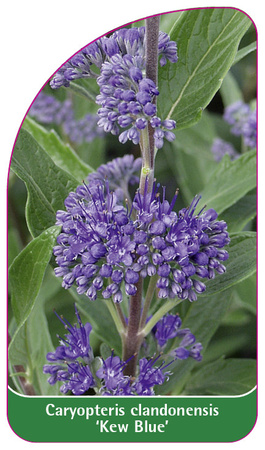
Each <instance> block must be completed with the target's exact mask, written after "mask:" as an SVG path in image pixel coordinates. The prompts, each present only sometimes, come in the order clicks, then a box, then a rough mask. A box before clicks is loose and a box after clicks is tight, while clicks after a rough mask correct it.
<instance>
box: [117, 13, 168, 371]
mask: <svg viewBox="0 0 265 450" xmlns="http://www.w3.org/2000/svg"><path fill="white" fill-rule="evenodd" d="M158 34H159V16H156V17H150V18H148V19H146V49H145V50H146V77H147V78H149V79H151V80H152V81H153V82H154V83H155V85H157V61H158ZM154 97H155V96H154ZM154 103H155V99H154ZM140 147H141V153H142V161H143V162H142V171H141V177H140V185H139V189H140V192H141V194H143V193H144V192H145V189H146V182H148V186H147V191H148V192H150V191H151V189H152V186H153V179H154V160H155V145H154V129H153V128H152V127H151V126H149V125H148V128H146V129H144V130H142V132H141V138H140ZM136 287H137V292H136V294H135V295H133V296H131V298H130V310H129V318H128V326H127V328H126V334H125V337H124V340H123V361H128V363H127V364H126V366H125V369H124V374H125V375H130V376H132V377H133V376H135V371H136V365H137V358H136V355H137V354H138V352H139V349H140V346H141V343H142V341H143V337H144V336H143V334H142V333H140V332H139V330H140V328H139V327H140V322H141V307H142V292H143V280H142V278H140V279H139V281H138V283H137V285H136ZM150 289H151V288H150ZM150 296H151V293H150V292H149V294H148V300H147V303H146V306H145V311H144V316H143V317H142V320H144V317H145V316H146V315H147V312H148V311H147V308H148V307H149V306H148V303H149V305H150V302H151V298H150Z"/></svg>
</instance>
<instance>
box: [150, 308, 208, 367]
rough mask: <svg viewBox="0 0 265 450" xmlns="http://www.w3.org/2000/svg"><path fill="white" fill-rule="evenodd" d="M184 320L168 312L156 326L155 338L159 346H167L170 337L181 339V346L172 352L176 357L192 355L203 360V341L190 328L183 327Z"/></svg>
mask: <svg viewBox="0 0 265 450" xmlns="http://www.w3.org/2000/svg"><path fill="white" fill-rule="evenodd" d="M181 325H182V321H181V319H180V317H179V316H178V315H173V314H166V315H165V316H164V317H162V319H160V320H159V321H158V322H157V324H156V325H155V327H154V333H155V339H156V340H157V343H158V345H159V347H161V348H165V346H166V344H167V342H168V340H169V339H174V338H179V339H181V341H180V343H179V346H178V347H177V348H175V349H174V350H172V351H171V352H170V355H171V356H173V357H174V359H187V358H188V357H192V358H193V359H195V360H196V361H201V360H202V356H201V353H200V352H201V350H202V345H201V343H199V342H197V343H196V339H195V336H194V335H193V334H192V333H191V331H190V330H189V328H181Z"/></svg>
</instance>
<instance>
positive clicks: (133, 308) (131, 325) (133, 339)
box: [122, 278, 143, 376]
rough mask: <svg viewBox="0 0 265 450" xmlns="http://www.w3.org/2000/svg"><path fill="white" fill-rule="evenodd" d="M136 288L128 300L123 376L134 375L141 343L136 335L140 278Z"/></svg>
mask: <svg viewBox="0 0 265 450" xmlns="http://www.w3.org/2000/svg"><path fill="white" fill-rule="evenodd" d="M136 286H137V292H136V294H135V295H132V296H131V298H130V310H129V320H128V327H127V331H126V335H125V340H124V348H123V358H122V359H123V361H127V360H129V361H128V364H127V365H126V366H125V369H124V375H131V376H134V375H135V370H136V365H137V358H136V355H137V353H138V351H139V348H140V345H141V343H142V337H140V336H139V335H138V331H139V324H140V317H141V307H142V288H143V279H142V278H140V279H139V281H138V283H137V285H136ZM130 358H131V359H130Z"/></svg>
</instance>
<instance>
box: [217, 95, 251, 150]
mask: <svg viewBox="0 0 265 450" xmlns="http://www.w3.org/2000/svg"><path fill="white" fill-rule="evenodd" d="M223 117H224V120H225V121H226V122H227V123H229V124H230V125H231V133H233V134H235V135H236V136H242V137H243V139H244V143H245V145H246V146H248V147H250V148H255V147H256V134H257V117H256V110H251V108H250V106H249V105H248V104H246V103H244V102H243V101H240V100H239V101H237V102H235V103H232V104H231V105H229V106H227V107H226V108H225V111H224V116H223Z"/></svg>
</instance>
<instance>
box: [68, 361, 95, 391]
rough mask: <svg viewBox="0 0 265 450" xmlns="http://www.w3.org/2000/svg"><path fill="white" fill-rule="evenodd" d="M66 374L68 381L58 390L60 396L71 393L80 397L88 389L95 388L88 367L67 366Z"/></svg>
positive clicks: (77, 364)
mask: <svg viewBox="0 0 265 450" xmlns="http://www.w3.org/2000/svg"><path fill="white" fill-rule="evenodd" d="M68 373H69V378H68V380H67V381H66V382H65V383H64V384H63V385H62V386H61V388H60V391H61V392H62V394H66V393H67V392H69V391H71V392H72V393H73V394H74V395H82V394H84V393H85V392H86V391H88V389H90V388H93V387H95V386H96V384H95V381H94V378H93V375H92V373H91V370H90V368H89V366H88V365H86V366H83V365H81V364H80V363H74V364H69V365H68Z"/></svg>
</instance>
